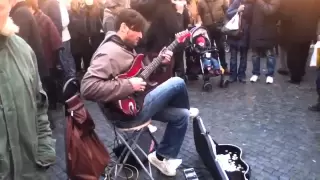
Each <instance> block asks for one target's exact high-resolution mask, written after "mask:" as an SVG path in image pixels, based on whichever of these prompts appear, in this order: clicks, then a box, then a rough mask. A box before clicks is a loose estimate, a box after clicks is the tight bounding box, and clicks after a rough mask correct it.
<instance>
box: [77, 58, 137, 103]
mask: <svg viewBox="0 0 320 180" xmlns="http://www.w3.org/2000/svg"><path fill="white" fill-rule="evenodd" d="M113 69H114V67H113V66H112V65H111V63H110V59H109V57H108V55H107V54H97V55H96V56H95V58H94V59H92V61H91V65H90V67H89V68H88V71H87V73H86V74H85V75H84V78H83V79H82V81H81V94H82V95H83V97H84V98H85V99H87V100H91V101H95V102H104V103H106V102H110V101H115V100H120V99H122V98H125V97H127V96H128V95H131V94H133V93H134V89H133V87H132V85H131V83H130V81H129V80H128V79H115V77H114V75H113V73H112V72H113Z"/></svg>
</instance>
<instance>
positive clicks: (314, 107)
mask: <svg viewBox="0 0 320 180" xmlns="http://www.w3.org/2000/svg"><path fill="white" fill-rule="evenodd" d="M308 109H309V110H310V111H313V112H320V102H318V103H317V104H315V105H312V106H309V107H308Z"/></svg>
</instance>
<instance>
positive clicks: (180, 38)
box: [175, 30, 191, 43]
mask: <svg viewBox="0 0 320 180" xmlns="http://www.w3.org/2000/svg"><path fill="white" fill-rule="evenodd" d="M175 36H176V40H177V41H178V43H184V42H185V41H186V39H187V38H189V37H190V36H191V33H190V32H189V31H188V30H184V31H181V32H178V33H177V34H176V35H175Z"/></svg>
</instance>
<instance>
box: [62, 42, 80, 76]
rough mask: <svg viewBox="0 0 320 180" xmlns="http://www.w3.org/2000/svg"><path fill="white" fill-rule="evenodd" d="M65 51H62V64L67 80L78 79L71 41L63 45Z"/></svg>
mask: <svg viewBox="0 0 320 180" xmlns="http://www.w3.org/2000/svg"><path fill="white" fill-rule="evenodd" d="M62 46H63V50H62V51H60V54H59V55H60V58H59V59H60V64H61V67H62V70H63V72H64V77H65V80H68V79H70V78H75V77H76V63H75V61H74V58H73V56H72V53H71V47H70V41H65V42H63V43H62Z"/></svg>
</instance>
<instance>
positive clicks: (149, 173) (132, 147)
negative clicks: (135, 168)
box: [115, 129, 154, 180]
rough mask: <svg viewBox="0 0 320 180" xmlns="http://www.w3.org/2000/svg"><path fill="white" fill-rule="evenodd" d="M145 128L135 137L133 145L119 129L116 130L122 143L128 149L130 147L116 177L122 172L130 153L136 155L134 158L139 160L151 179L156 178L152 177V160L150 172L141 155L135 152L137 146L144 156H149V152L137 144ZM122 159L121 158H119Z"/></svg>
mask: <svg viewBox="0 0 320 180" xmlns="http://www.w3.org/2000/svg"><path fill="white" fill-rule="evenodd" d="M142 132H143V129H141V130H140V131H139V133H138V134H137V136H136V137H135V138H133V143H132V144H131V146H130V145H129V143H128V142H127V141H126V140H125V138H124V137H123V136H122V135H121V134H120V133H119V132H118V130H116V134H117V135H118V137H119V138H120V140H121V141H122V143H123V144H124V145H125V147H126V149H128V150H129V151H128V152H127V153H126V156H125V159H124V160H123V163H122V165H121V167H120V169H119V170H117V169H116V171H115V173H116V174H115V178H116V177H117V176H118V175H119V173H120V172H121V170H122V169H123V166H124V164H125V163H126V161H127V159H128V157H129V155H130V154H132V155H133V156H134V158H135V159H136V160H137V161H138V163H139V164H140V165H141V167H142V169H143V170H144V172H145V173H147V175H148V176H149V178H150V179H151V180H154V179H153V177H152V172H151V165H150V162H148V165H149V170H150V172H149V171H148V170H147V168H146V167H145V165H144V164H143V163H142V162H141V160H140V159H139V157H138V156H137V154H136V153H135V152H134V149H135V148H138V149H139V150H140V151H141V152H142V153H143V155H144V156H146V157H147V154H146V153H145V152H144V151H143V150H142V149H141V147H140V146H139V145H138V144H137V141H138V140H139V138H140V135H141V134H142ZM119 160H121V159H119Z"/></svg>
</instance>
